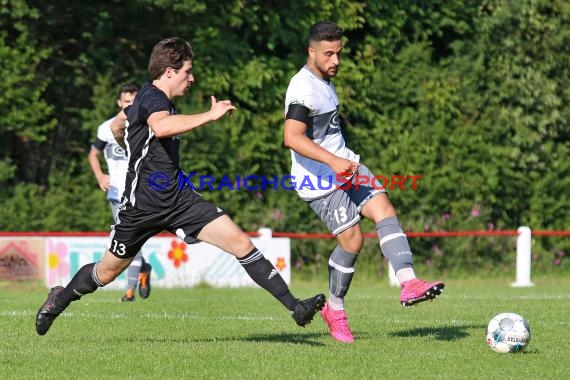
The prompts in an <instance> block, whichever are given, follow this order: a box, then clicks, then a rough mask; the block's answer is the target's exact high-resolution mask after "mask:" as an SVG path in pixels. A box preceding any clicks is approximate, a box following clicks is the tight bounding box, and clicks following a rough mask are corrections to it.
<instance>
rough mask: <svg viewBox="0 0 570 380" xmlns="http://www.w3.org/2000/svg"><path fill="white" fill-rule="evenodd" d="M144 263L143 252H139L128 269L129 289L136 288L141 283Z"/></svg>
mask: <svg viewBox="0 0 570 380" xmlns="http://www.w3.org/2000/svg"><path fill="white" fill-rule="evenodd" d="M143 264H144V259H143V257H142V254H140V253H139V254H137V255H136V256H135V258H134V259H133V261H132V262H131V265H129V268H128V269H127V289H135V288H136V287H137V284H138V283H139V274H140V273H141V268H142V266H143Z"/></svg>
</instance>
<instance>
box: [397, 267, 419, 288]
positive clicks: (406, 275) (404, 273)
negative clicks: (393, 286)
mask: <svg viewBox="0 0 570 380" xmlns="http://www.w3.org/2000/svg"><path fill="white" fill-rule="evenodd" d="M396 277H398V281H400V285H401V284H403V283H404V282H406V281H410V280H413V279H414V278H416V273H415V272H414V268H402V269H400V270H399V271H397V272H396Z"/></svg>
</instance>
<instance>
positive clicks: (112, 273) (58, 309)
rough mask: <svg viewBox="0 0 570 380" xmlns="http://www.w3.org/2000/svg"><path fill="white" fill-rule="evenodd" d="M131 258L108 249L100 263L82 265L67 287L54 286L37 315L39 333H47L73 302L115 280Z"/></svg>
mask: <svg viewBox="0 0 570 380" xmlns="http://www.w3.org/2000/svg"><path fill="white" fill-rule="evenodd" d="M131 260H132V258H117V257H115V256H114V255H113V254H112V253H111V252H110V251H109V250H107V252H105V255H103V259H102V260H101V261H99V262H98V263H90V264H86V265H84V266H83V267H81V269H79V271H77V273H76V274H75V276H73V278H72V279H71V281H70V282H69V284H67V286H66V287H65V288H64V287H62V286H56V287H54V288H52V290H51V291H50V293H49V295H48V297H47V299H46V301H45V302H44V303H43V305H42V306H41V307H40V310H39V311H38V313H37V315H36V331H37V333H38V334H39V335H44V334H45V333H47V332H48V330H49V328H50V327H51V324H52V323H53V321H54V319H55V318H57V316H58V315H60V314H61V313H62V312H63V311H64V310H65V309H66V308H67V307H68V306H69V304H70V303H71V302H73V301H77V300H78V299H80V298H81V297H83V296H84V295H86V294H89V293H93V292H94V291H95V290H97V288H99V287H101V286H105V285H106V284H108V283H109V282H111V281H113V280H114V279H115V278H116V277H117V276H118V275H119V274H120V273H121V272H122V271H123V270H125V269H126V268H127V267H128V266H129V263H130V262H131Z"/></svg>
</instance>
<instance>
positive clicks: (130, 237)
mask: <svg viewBox="0 0 570 380" xmlns="http://www.w3.org/2000/svg"><path fill="white" fill-rule="evenodd" d="M181 195H182V196H181V197H180V198H179V199H178V200H177V202H176V203H175V204H174V205H173V206H170V207H165V208H164V210H161V211H147V210H141V209H137V208H136V207H133V206H132V205H131V204H130V203H127V204H126V205H125V206H123V207H122V208H121V209H120V210H119V213H118V214H117V223H116V224H115V225H114V226H113V228H112V231H111V235H110V243H109V250H110V251H111V253H112V254H113V255H115V256H116V257H118V258H130V257H134V256H135V255H136V254H137V252H138V251H139V250H140V249H141V248H142V246H143V245H144V243H145V242H146V241H147V240H148V239H150V238H151V237H153V236H154V235H156V234H158V233H160V232H163V231H168V232H170V233H172V234H175V235H176V236H178V237H179V238H180V239H182V240H184V241H185V242H186V243H188V244H192V243H196V242H198V240H197V239H196V235H198V234H199V233H200V231H201V230H202V228H203V227H204V226H205V225H207V224H208V223H210V222H211V221H212V220H214V219H216V218H219V217H220V216H222V215H225V212H224V211H222V210H221V209H220V208H219V207H217V206H216V205H215V204H213V203H211V202H208V201H206V200H205V199H204V198H202V197H201V196H200V194H198V193H196V192H195V191H183V192H181Z"/></svg>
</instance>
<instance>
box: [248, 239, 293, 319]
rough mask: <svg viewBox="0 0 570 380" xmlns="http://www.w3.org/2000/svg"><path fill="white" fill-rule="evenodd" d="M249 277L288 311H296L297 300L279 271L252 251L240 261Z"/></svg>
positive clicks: (256, 251) (256, 250)
mask: <svg viewBox="0 0 570 380" xmlns="http://www.w3.org/2000/svg"><path fill="white" fill-rule="evenodd" d="M238 261H239V263H240V264H241V266H242V267H243V268H244V269H245V271H246V272H247V274H248V275H249V277H251V279H252V280H253V281H254V282H255V283H256V284H257V285H259V286H261V287H262V288H263V289H265V290H267V291H268V292H269V293H271V294H272V295H273V297H275V298H277V299H278V300H279V302H281V303H282V304H283V305H284V306H285V307H286V308H287V309H288V310H290V311H293V310H295V305H297V302H298V301H297V299H296V298H295V297H293V295H292V294H291V291H290V290H289V287H288V286H287V284H286V283H285V280H283V277H281V275H280V274H279V272H278V271H277V269H275V267H274V266H273V265H272V264H271V262H269V260H267V259H266V258H265V256H263V255H262V254H261V252H259V250H258V249H257V248H254V249H252V250H251V251H250V252H249V253H248V254H247V255H245V256H244V257H242V258H241V259H238Z"/></svg>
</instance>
